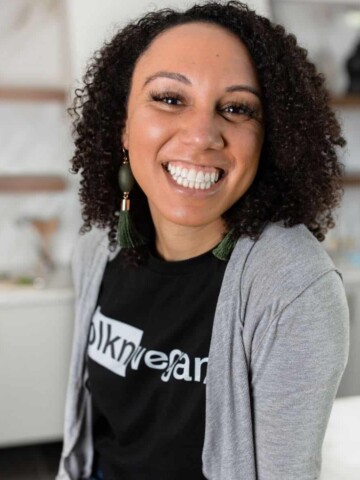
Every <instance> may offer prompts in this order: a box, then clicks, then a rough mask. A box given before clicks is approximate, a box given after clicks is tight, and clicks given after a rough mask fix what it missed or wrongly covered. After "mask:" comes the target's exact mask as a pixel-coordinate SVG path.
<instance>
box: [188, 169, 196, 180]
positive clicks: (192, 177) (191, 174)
mask: <svg viewBox="0 0 360 480" xmlns="http://www.w3.org/2000/svg"><path fill="white" fill-rule="evenodd" d="M187 178H188V180H189V182H195V178H196V171H195V170H194V169H193V168H192V169H191V170H190V171H189V173H188V176H187Z"/></svg>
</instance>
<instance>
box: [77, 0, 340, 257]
mask: <svg viewBox="0 0 360 480" xmlns="http://www.w3.org/2000/svg"><path fill="white" fill-rule="evenodd" d="M190 22H210V23H213V24H216V25H219V26H222V27H224V28H225V29H227V30H229V31H230V32H232V33H234V34H235V35H236V36H237V37H238V38H239V39H240V40H241V41H242V42H243V43H244V44H245V45H246V47H247V49H248V50H249V52H250V55H251V57H252V59H253V62H254V65H255V67H256V70H257V74H258V78H259V82H260V85H261V90H262V102H263V110H264V118H265V138H264V144H263V148H262V152H261V157H260V163H259V168H258V171H257V174H256V177H255V179H254V181H253V183H252V184H251V186H250V188H249V189H248V190H247V191H246V193H245V194H244V195H243V196H242V197H241V198H240V199H239V200H238V201H237V202H236V203H235V204H234V205H233V206H232V207H231V208H230V209H229V210H228V211H227V212H225V213H224V215H223V219H224V221H225V224H226V225H227V227H228V228H229V230H230V229H232V231H233V234H234V236H235V237H236V238H240V237H241V236H249V237H250V238H253V239H256V238H257V237H258V236H259V235H260V233H261V231H262V228H263V226H264V224H265V223H267V222H269V221H271V222H277V221H280V220H282V221H284V225H285V226H286V227H291V226H293V225H296V224H301V223H302V224H305V225H306V226H307V228H308V229H309V230H310V231H311V232H312V233H313V235H314V236H315V237H316V238H317V239H318V240H319V241H323V240H324V238H325V234H326V232H327V231H328V229H330V228H333V227H334V225H335V223H334V219H333V215H332V211H333V210H334V208H335V207H336V206H338V204H339V203H340V200H341V197H342V194H343V188H342V177H343V175H344V165H343V164H342V163H341V162H339V160H338V151H337V150H338V148H337V147H343V146H344V145H345V140H344V138H343V137H342V135H341V130H340V126H339V123H338V121H337V119H336V117H335V114H334V112H333V111H332V110H331V108H330V106H329V103H330V98H329V93H328V91H327V90H326V88H325V85H324V84H325V79H324V76H323V75H322V74H320V73H318V72H317V70H316V68H315V66H314V64H313V63H311V62H310V61H309V60H308V58H307V51H306V50H305V49H303V48H301V47H300V46H299V45H298V44H297V40H296V38H295V36H294V35H292V34H288V33H287V32H286V31H285V29H284V27H282V26H280V25H276V24H274V23H272V22H270V20H269V19H267V18H265V17H262V16H260V15H257V14H256V13H255V12H254V11H252V10H251V9H249V8H248V6H247V5H245V4H244V3H241V2H238V1H229V2H227V3H225V4H224V3H218V2H208V3H205V4H202V5H194V6H193V7H191V8H189V9H187V10H186V11H176V10H173V9H168V8H167V9H162V10H158V11H155V12H151V13H148V14H146V15H145V16H143V17H142V18H140V19H139V20H137V21H135V22H133V23H130V24H128V25H127V26H126V27H125V28H123V29H122V30H120V31H119V32H118V33H117V34H116V35H115V36H114V37H113V39H112V40H111V41H110V42H108V43H105V44H104V46H103V47H102V48H101V50H99V51H97V52H95V54H94V56H93V58H92V59H91V61H90V63H89V66H88V68H87V72H86V74H85V75H84V78H83V81H84V86H83V88H80V89H77V90H76V91H75V98H74V102H73V105H72V107H71V108H70V109H69V111H70V113H71V114H72V116H73V126H74V130H73V134H74V138H75V153H74V156H73V158H72V160H71V162H72V169H71V170H70V171H71V172H72V173H78V172H79V171H81V175H82V179H81V182H80V183H81V187H80V201H81V204H82V218H83V222H84V223H83V225H82V227H81V229H80V233H85V232H87V231H89V230H90V229H91V228H92V226H97V227H100V228H105V229H108V237H109V248H110V250H113V249H114V248H115V246H116V243H117V240H116V229H117V212H118V210H119V205H120V201H121V192H120V190H119V186H118V180H117V175H118V170H119V166H120V164H121V161H122V145H121V136H120V132H121V131H122V130H123V127H124V125H125V120H126V111H127V100H128V97H129V91H130V87H131V78H132V73H133V70H134V67H135V64H136V62H137V60H138V59H139V57H140V56H141V55H142V53H143V52H144V51H145V50H146V49H147V48H148V47H149V45H150V44H151V42H152V41H153V40H154V38H155V37H156V36H157V35H159V34H160V33H162V32H163V31H165V30H167V29H169V28H171V27H174V26H177V25H181V24H186V23H190ZM133 199H134V201H133V202H132V205H133V206H134V207H135V210H134V211H133V215H134V217H135V222H136V224H137V227H138V229H139V230H140V231H142V232H145V231H146V232H145V233H147V234H149V229H151V228H153V226H152V221H151V217H150V212H149V208H148V204H147V200H146V197H145V194H144V193H143V192H142V191H141V189H140V187H138V186H137V187H136V188H135V190H134V192H133ZM132 254H139V251H136V249H134V250H133V251H132Z"/></svg>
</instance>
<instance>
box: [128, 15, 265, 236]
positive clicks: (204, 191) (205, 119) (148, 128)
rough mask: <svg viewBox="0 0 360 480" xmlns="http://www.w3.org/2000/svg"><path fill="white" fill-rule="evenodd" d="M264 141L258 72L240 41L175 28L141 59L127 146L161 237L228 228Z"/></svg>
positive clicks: (211, 30) (221, 32) (216, 32)
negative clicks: (173, 228) (163, 230)
mask: <svg viewBox="0 0 360 480" xmlns="http://www.w3.org/2000/svg"><path fill="white" fill-rule="evenodd" d="M263 136H264V129H263V125H262V105H261V100H260V86H259V82H258V79H257V76H256V71H255V68H254V65H253V63H252V60H251V57H250V54H249V53H248V51H247V49H246V47H245V46H244V45H243V44H242V43H241V42H240V40H239V39H238V38H237V37H236V36H235V35H233V34H232V33H230V32H228V31H227V30H225V29H222V28H221V27H219V26H216V25H212V24H206V23H190V24H185V25H180V26H176V27H173V28H171V29H169V30H166V31H165V32H163V33H162V34H160V35H159V36H158V37H156V38H155V40H154V41H153V42H152V43H151V45H150V46H149V48H148V49H147V50H146V51H145V52H144V54H143V55H142V56H141V57H140V58H139V60H138V62H137V64H136V66H135V69H134V73H133V78H132V85H131V91H130V96H129V102H128V111H127V120H126V124H125V128H124V131H123V133H122V141H123V144H124V146H125V148H126V149H128V150H129V158H130V164H131V167H132V170H133V173H134V176H135V178H136V180H137V182H138V184H139V185H140V187H141V189H142V190H143V191H144V193H145V195H146V196H147V198H148V201H149V206H150V211H151V214H152V217H153V220H154V223H155V227H156V226H157V225H159V224H160V222H164V221H165V222H170V223H173V224H177V225H186V226H192V227H194V226H206V225H209V224H212V223H214V224H218V225H222V221H221V215H222V214H223V213H224V212H225V211H226V210H228V209H229V208H230V207H231V206H232V205H233V204H234V203H235V202H236V201H237V200H238V199H239V198H240V197H241V196H242V195H243V194H244V193H245V192H246V190H247V189H248V188H249V186H250V185H251V183H252V181H253V179H254V177H255V174H256V171H257V168H258V163H259V157H260V152H261V147H262V143H263Z"/></svg>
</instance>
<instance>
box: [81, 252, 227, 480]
mask: <svg viewBox="0 0 360 480" xmlns="http://www.w3.org/2000/svg"><path fill="white" fill-rule="evenodd" d="M225 267H226V262H223V261H221V260H218V259H217V258H215V257H214V256H213V254H212V253H211V252H207V253H205V254H203V255H200V256H198V257H195V258H192V259H189V260H184V261H178V262H166V261H163V260H161V259H159V258H157V257H155V256H154V255H152V254H151V253H149V257H148V260H147V261H146V263H145V264H143V265H140V266H138V267H135V266H130V265H128V264H127V263H126V261H124V258H123V254H122V251H120V253H119V254H118V255H117V256H116V257H115V258H114V259H113V260H112V261H111V262H109V263H108V264H107V266H106V269H105V273H104V278H103V282H102V285H101V289H100V293H99V299H98V305H97V309H96V312H95V313H94V316H93V320H92V324H91V329H90V336H89V347H88V368H89V388H90V390H91V395H92V408H93V434H94V448H95V458H96V459H97V460H96V461H97V463H98V465H99V466H100V468H101V469H102V470H103V473H104V478H105V480H119V479H121V480H135V479H136V480H145V479H146V480H152V479H154V480H155V479H156V480H180V479H181V480H184V479H185V478H186V480H200V479H204V478H205V477H204V476H203V474H202V461H201V454H202V448H203V442H204V433H205V385H206V370H207V360H208V354H209V346H210V339H211V332H212V326H213V319H214V314H215V308H216V303H217V299H218V295H219V291H220V286H221V283H222V279H223V275H224V271H225Z"/></svg>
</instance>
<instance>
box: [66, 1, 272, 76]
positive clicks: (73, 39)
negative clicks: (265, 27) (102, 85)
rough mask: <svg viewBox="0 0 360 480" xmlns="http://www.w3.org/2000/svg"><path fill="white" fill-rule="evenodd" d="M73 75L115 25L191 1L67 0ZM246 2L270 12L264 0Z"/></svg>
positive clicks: (114, 29)
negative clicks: (146, 13) (127, 0)
mask: <svg viewBox="0 0 360 480" xmlns="http://www.w3.org/2000/svg"><path fill="white" fill-rule="evenodd" d="M66 2H67V4H66V5H67V11H68V24H69V27H68V28H69V39H70V47H71V55H72V58H71V62H72V68H73V76H74V78H75V79H77V80H80V79H81V76H82V75H83V73H84V67H85V65H86V62H87V61H88V59H89V58H90V57H91V55H92V53H93V52H94V51H95V50H97V49H98V48H100V47H101V45H102V43H103V41H104V40H105V39H106V38H107V39H109V38H111V37H112V35H113V34H114V33H115V31H116V29H117V27H121V26H123V25H125V24H126V23H127V22H128V21H130V20H133V19H135V18H137V17H139V16H140V15H142V14H144V13H145V12H149V11H152V10H155V9H160V8H166V7H171V8H177V9H184V8H187V7H189V6H191V5H193V3H195V2H194V1H190V0H157V1H155V2H151V1H149V0H133V1H131V2H126V6H125V5H124V4H125V2H123V1H121V0H101V2H100V1H99V0H66ZM248 3H249V5H250V6H251V7H253V8H255V9H256V10H257V11H258V13H261V14H266V13H268V12H269V10H268V7H267V0H250V1H249V2H248Z"/></svg>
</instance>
